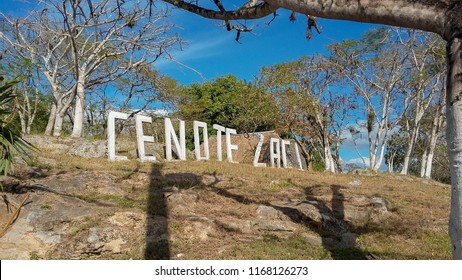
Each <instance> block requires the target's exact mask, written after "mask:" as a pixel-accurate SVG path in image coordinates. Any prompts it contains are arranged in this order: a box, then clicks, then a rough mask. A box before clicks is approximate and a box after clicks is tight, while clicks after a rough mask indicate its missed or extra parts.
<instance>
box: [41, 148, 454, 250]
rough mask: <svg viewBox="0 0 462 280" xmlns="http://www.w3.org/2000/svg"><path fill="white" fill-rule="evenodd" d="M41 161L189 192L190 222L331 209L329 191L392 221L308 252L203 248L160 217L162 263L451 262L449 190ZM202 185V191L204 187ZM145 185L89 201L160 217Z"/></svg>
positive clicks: (264, 173) (208, 244) (332, 177)
mask: <svg viewBox="0 0 462 280" xmlns="http://www.w3.org/2000/svg"><path fill="white" fill-rule="evenodd" d="M46 157H47V158H51V159H53V160H55V161H56V162H57V163H58V166H57V167H55V168H56V169H63V170H68V171H71V170H76V169H82V170H92V171H100V172H106V173H110V174H113V175H116V176H117V178H118V180H119V181H120V182H121V183H122V184H125V185H127V184H128V185H129V183H130V182H131V181H130V180H132V179H133V178H134V177H136V176H139V175H138V174H144V175H145V177H146V176H148V177H149V176H153V175H156V176H161V178H165V182H164V183H163V185H162V186H160V187H172V186H174V187H177V188H179V189H181V190H186V189H191V188H192V189H194V190H195V191H197V193H198V194H199V197H200V203H198V205H196V208H195V209H196V211H197V212H196V214H197V215H213V216H214V217H218V218H220V217H224V216H226V217H239V218H243V217H244V218H245V217H248V216H249V215H250V213H253V212H254V211H255V209H256V207H257V206H258V205H260V204H264V203H265V202H271V201H278V200H283V199H287V198H292V199H300V200H306V199H307V198H309V197H312V196H315V197H317V198H323V201H324V203H325V204H326V205H327V206H331V205H332V203H333V202H332V195H333V193H332V186H337V187H338V188H339V189H340V191H341V193H342V195H343V196H344V197H346V198H347V197H351V196H354V195H364V196H367V197H373V196H380V197H383V198H386V199H387V200H388V201H390V203H391V208H392V215H391V216H390V218H389V219H387V220H386V221H384V222H382V223H370V224H368V225H367V226H361V227H359V226H356V225H354V224H352V225H350V226H351V230H352V231H353V232H355V233H356V234H357V235H358V245H359V247H358V248H356V249H350V250H327V249H325V248H323V247H317V246H313V245H310V244H308V243H307V242H306V241H305V240H304V239H303V238H301V237H300V235H295V236H292V237H290V238H288V239H280V238H277V237H275V236H271V235H268V236H264V237H263V238H257V239H255V238H253V237H251V236H245V235H242V234H235V233H232V232H226V231H220V232H216V233H215V234H211V235H210V236H209V237H208V238H207V240H206V241H197V240H192V239H189V238H187V237H186V236H184V234H183V233H184V227H185V226H186V225H185V222H184V221H183V220H181V219H179V218H178V217H175V216H174V215H171V216H169V217H168V218H169V232H170V235H171V239H170V241H169V244H168V246H169V254H170V258H176V256H177V255H178V254H183V255H184V256H186V258H188V259H338V258H346V259H354V258H364V256H366V255H368V254H372V255H374V256H378V257H380V258H381V259H450V258H451V251H450V242H449V237H448V235H447V221H448V214H449V200H450V188H449V186H445V185H442V184H439V183H436V182H434V181H431V180H423V179H419V178H413V177H408V176H399V175H390V174H362V175H357V174H330V173H322V172H306V171H298V170H295V169H275V168H254V167H252V166H251V165H248V164H230V163H227V162H217V161H209V162H191V161H187V162H184V161H183V162H182V161H175V162H165V163H160V164H149V163H140V162H138V161H136V160H130V161H124V162H110V161H108V160H107V159H92V160H87V159H82V158H79V157H71V156H66V155H59V154H52V153H47V154H46ZM177 177H178V178H180V180H177V179H176V178H177ZM172 178H173V179H172ZM355 179H356V180H359V181H361V185H360V186H352V185H350V184H349V183H350V182H351V181H352V180H355ZM139 180H141V179H139ZM204 181H207V182H208V183H207V184H204V183H203V182H204ZM149 184H150V183H149V181H146V182H145V187H144V188H137V189H134V187H133V188H132V189H131V190H130V191H129V195H128V196H127V197H124V198H118V197H108V196H103V195H95V197H94V199H99V200H101V199H102V200H105V199H106V200H111V201H115V202H117V203H119V204H123V205H122V206H123V207H138V208H141V209H143V210H146V211H148V212H150V213H157V212H155V211H160V212H162V211H167V213H168V212H169V209H167V210H164V209H157V210H156V209H154V210H152V209H151V210H150V209H149V207H150V206H149V205H146V203H148V202H147V199H148V196H149V195H148V192H149ZM127 187H128V186H127ZM223 194H226V195H223ZM170 210H171V209H170ZM153 211H154V212H153ZM306 231H309V229H306ZM301 233H303V232H300V234H301ZM131 257H133V256H131ZM136 257H139V258H143V256H139V255H138V256H136Z"/></svg>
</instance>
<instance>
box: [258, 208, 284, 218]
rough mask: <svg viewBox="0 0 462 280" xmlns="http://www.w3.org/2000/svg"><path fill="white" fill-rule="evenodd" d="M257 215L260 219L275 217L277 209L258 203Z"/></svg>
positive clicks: (276, 216)
mask: <svg viewBox="0 0 462 280" xmlns="http://www.w3.org/2000/svg"><path fill="white" fill-rule="evenodd" d="M257 215H258V217H259V218H261V219H277V218H278V217H279V211H278V210H276V209H274V208H273V207H271V206H266V205H260V206H258V208H257Z"/></svg>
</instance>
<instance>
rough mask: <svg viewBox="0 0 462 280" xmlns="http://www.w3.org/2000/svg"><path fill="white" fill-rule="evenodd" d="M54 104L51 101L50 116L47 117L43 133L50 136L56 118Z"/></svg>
mask: <svg viewBox="0 0 462 280" xmlns="http://www.w3.org/2000/svg"><path fill="white" fill-rule="evenodd" d="M56 111H57V110H56V104H55V103H54V102H53V104H52V105H51V111H50V116H49V117H48V123H47V127H46V128H45V135H48V136H50V135H51V134H52V133H53V127H54V125H55V119H56Z"/></svg>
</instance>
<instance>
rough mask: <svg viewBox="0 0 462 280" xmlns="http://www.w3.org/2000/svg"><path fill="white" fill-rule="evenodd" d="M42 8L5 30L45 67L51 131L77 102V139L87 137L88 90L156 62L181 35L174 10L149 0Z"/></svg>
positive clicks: (65, 1)
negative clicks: (171, 20)
mask: <svg viewBox="0 0 462 280" xmlns="http://www.w3.org/2000/svg"><path fill="white" fill-rule="evenodd" d="M42 8H43V9H42V11H40V12H37V11H36V12H32V13H31V14H30V15H29V16H28V17H26V18H25V19H9V18H7V17H6V16H4V15H3V17H4V18H5V19H6V20H7V22H8V24H9V25H10V26H11V27H12V28H11V29H10V32H1V33H0V37H1V38H3V39H5V40H6V41H7V42H8V43H9V45H10V46H12V47H13V48H14V50H15V51H16V52H18V53H19V54H20V55H21V56H23V57H26V58H30V59H33V62H34V63H36V64H39V65H41V70H42V72H43V74H44V75H45V76H46V77H47V79H48V82H49V83H50V85H51V88H52V92H53V96H54V105H53V107H52V110H51V116H50V120H49V125H48V126H47V130H46V134H51V133H52V132H53V135H55V136H59V135H61V131H62V124H63V119H64V117H65V115H66V113H67V112H68V110H69V108H70V107H71V106H72V104H73V102H75V103H74V108H73V109H74V112H73V114H72V115H73V120H72V121H73V131H72V136H73V137H81V136H82V131H83V124H84V120H85V118H84V112H85V107H86V90H87V89H89V88H92V87H95V86H97V85H100V84H105V83H108V82H110V81H113V80H114V79H117V78H119V77H122V76H123V75H125V74H126V73H128V72H129V71H131V70H132V69H134V68H136V67H138V66H140V65H144V64H149V63H153V62H154V61H156V60H157V59H158V58H159V57H160V56H162V55H163V54H164V53H165V52H167V51H168V49H169V47H171V46H173V45H175V44H176V43H177V42H178V41H179V38H178V37H177V36H174V35H171V34H170V29H171V25H169V24H167V23H166V21H165V18H166V17H167V15H168V11H167V10H165V9H160V8H158V9H156V12H153V11H152V10H151V9H150V4H149V3H146V2H145V1H137V0H131V1H121V2H115V1H112V0H94V1H83V0H76V1H70V0H49V1H43V6H42Z"/></svg>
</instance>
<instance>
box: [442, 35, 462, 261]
mask: <svg viewBox="0 0 462 280" xmlns="http://www.w3.org/2000/svg"><path fill="white" fill-rule="evenodd" d="M447 60H448V76H447V92H446V94H447V95H446V118H447V128H446V137H447V145H448V156H449V168H450V170H451V182H452V192H451V212H450V215H449V235H450V237H451V243H452V255H453V258H454V259H459V260H460V259H462V34H458V36H454V37H453V38H451V39H450V40H449V41H448V45H447Z"/></svg>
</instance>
